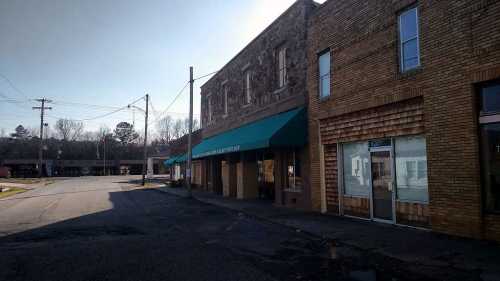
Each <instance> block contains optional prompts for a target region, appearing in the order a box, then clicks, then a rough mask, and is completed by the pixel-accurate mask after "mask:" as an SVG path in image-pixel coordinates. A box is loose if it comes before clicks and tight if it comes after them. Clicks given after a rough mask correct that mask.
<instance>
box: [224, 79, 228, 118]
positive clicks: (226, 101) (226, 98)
mask: <svg viewBox="0 0 500 281" xmlns="http://www.w3.org/2000/svg"><path fill="white" fill-rule="evenodd" d="M222 91H223V92H222V94H223V95H224V96H223V102H224V104H223V106H224V115H223V117H227V116H228V114H229V101H228V99H229V87H228V85H227V84H224V85H222Z"/></svg>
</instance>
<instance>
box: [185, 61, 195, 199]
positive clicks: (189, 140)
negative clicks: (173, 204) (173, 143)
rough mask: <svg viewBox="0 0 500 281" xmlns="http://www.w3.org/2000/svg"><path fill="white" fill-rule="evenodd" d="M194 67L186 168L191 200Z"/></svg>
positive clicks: (190, 82) (190, 85)
mask: <svg viewBox="0 0 500 281" xmlns="http://www.w3.org/2000/svg"><path fill="white" fill-rule="evenodd" d="M193 84H194V80H193V67H192V66H191V67H189V134H188V152H187V168H186V180H187V190H188V197H189V198H191V197H192V196H193V192H192V190H191V178H192V177H191V176H192V175H191V173H192V171H191V166H192V165H191V162H192V158H193V154H192V153H193V151H192V145H193V144H192V140H191V135H192V133H193Z"/></svg>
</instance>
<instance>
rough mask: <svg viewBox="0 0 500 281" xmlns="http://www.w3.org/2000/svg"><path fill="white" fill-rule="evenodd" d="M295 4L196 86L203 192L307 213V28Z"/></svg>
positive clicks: (305, 13) (302, 2)
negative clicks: (263, 200) (267, 202)
mask: <svg viewBox="0 0 500 281" xmlns="http://www.w3.org/2000/svg"><path fill="white" fill-rule="evenodd" d="M315 7H317V4H316V3H314V2H313V1H312V0H299V1H296V2H295V3H294V4H293V5H292V6H291V7H290V8H289V9H288V10H287V11H286V12H284V13H283V14H282V15H281V16H280V17H279V18H278V19H276V20H275V21H274V22H273V23H272V24H271V25H270V26H269V27H267V28H266V29H265V30H264V31H263V32H262V33H261V34H260V35H258V36H257V38H255V39H254V40H253V41H252V42H251V43H249V44H248V45H247V46H246V47H245V48H244V49H243V50H242V51H241V52H240V53H238V54H237V55H236V56H235V57H234V58H233V59H232V60H231V61H229V62H228V63H227V64H226V65H225V66H224V67H223V68H222V69H221V70H220V71H219V72H218V73H217V74H216V75H215V76H214V77H212V78H211V79H210V80H209V81H208V82H206V83H205V84H204V85H203V86H202V87H201V118H202V128H203V142H202V143H201V144H200V145H198V146H196V147H194V149H193V157H194V158H196V159H202V163H203V172H202V181H203V186H205V188H206V189H207V190H210V191H213V192H216V193H218V194H222V195H224V196H230V197H238V198H267V199H269V200H272V201H273V202H274V203H275V204H278V205H288V206H295V207H298V208H310V202H311V200H310V197H309V194H307V191H309V190H310V189H309V178H308V171H309V168H308V167H309V159H308V155H309V153H308V152H309V149H308V147H307V121H306V117H307V116H306V115H307V114H306V108H307V101H308V95H307V89H306V76H305V73H306V71H307V59H306V53H307V45H306V41H307V22H308V19H309V17H310V15H311V14H312V12H313V10H314V9H315Z"/></svg>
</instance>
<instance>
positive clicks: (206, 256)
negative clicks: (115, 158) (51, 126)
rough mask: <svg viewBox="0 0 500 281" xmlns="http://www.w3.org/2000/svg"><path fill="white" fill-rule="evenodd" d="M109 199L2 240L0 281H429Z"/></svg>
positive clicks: (288, 237)
mask: <svg viewBox="0 0 500 281" xmlns="http://www.w3.org/2000/svg"><path fill="white" fill-rule="evenodd" d="M109 195H110V197H109V200H110V201H111V203H112V204H113V208H112V209H110V210H107V211H102V212H98V213H94V214H88V215H84V216H81V217H78V218H74V219H69V220H66V221H61V222H57V223H54V224H51V225H47V226H45V227H41V228H37V229H33V230H29V231H24V232H21V233H17V234H13V235H10V236H5V237H2V238H0V253H1V255H0V280H359V281H372V280H379V281H382V280H391V281H392V280H434V279H429V278H424V277H423V276H421V275H419V274H418V273H415V272H412V273H409V272H410V271H408V268H407V267H408V265H407V264H405V263H403V262H401V261H397V260H395V259H390V258H387V257H385V256H382V255H379V254H376V253H373V252H361V251H359V250H356V249H354V248H350V247H347V246H338V247H337V246H334V244H332V243H331V241H324V240H321V239H317V238H314V237H311V236H308V235H306V234H304V233H300V232H296V231H292V230H291V229H290V228H285V227H281V226H279V225H276V224H272V223H268V222H263V221H258V220H256V219H254V218H250V217H247V216H245V215H244V214H243V213H239V212H234V211H230V210H227V209H224V208H219V207H214V206H212V205H209V204H205V203H202V202H199V201H196V200H192V199H187V198H179V197H176V196H171V195H167V194H164V193H160V192H158V191H155V190H132V191H121V192H112V193H109ZM332 257H335V259H332ZM473 273H474V272H470V271H464V272H458V273H454V275H453V274H451V273H450V272H438V271H436V277H437V278H436V280H437V279H439V280H477V279H476V278H475V276H477V275H476V274H473ZM450 274H451V275H450ZM444 275H448V277H449V278H452V279H448V278H447V277H446V276H444Z"/></svg>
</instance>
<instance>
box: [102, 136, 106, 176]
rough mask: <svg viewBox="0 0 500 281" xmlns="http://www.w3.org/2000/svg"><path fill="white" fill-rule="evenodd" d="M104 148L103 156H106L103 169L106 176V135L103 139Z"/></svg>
mask: <svg viewBox="0 0 500 281" xmlns="http://www.w3.org/2000/svg"><path fill="white" fill-rule="evenodd" d="M103 144H104V145H103V146H104V151H103V153H102V154H104V162H103V164H102V165H103V167H104V176H106V134H104V138H103Z"/></svg>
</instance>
